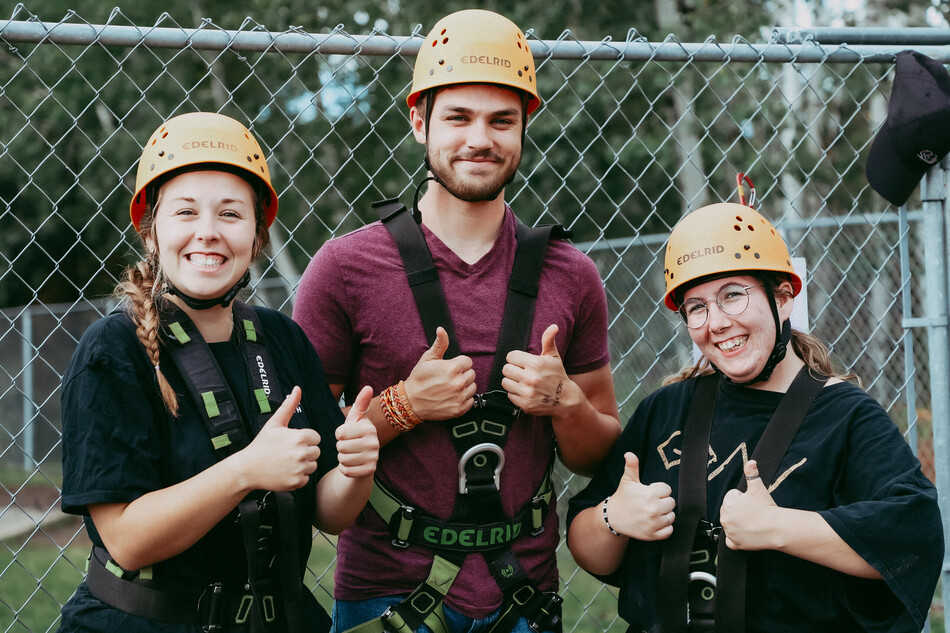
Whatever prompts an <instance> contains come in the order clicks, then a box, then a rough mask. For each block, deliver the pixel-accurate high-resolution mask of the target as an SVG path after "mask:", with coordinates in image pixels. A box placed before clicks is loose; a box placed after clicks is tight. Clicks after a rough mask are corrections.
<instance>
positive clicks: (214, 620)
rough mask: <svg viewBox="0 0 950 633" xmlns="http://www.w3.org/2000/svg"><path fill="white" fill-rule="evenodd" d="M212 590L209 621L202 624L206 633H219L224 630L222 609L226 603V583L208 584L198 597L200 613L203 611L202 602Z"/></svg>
mask: <svg viewBox="0 0 950 633" xmlns="http://www.w3.org/2000/svg"><path fill="white" fill-rule="evenodd" d="M209 590H210V597H209V600H210V602H209V603H208V623H207V624H203V625H202V626H201V630H202V631H204V632H205V633H217V632H218V631H223V630H224V626H222V625H221V609H222V607H223V605H224V585H223V584H222V583H220V582H214V583H211V584H210V585H208V586H207V587H206V588H205V590H204V591H203V592H202V594H201V596H200V597H199V598H198V613H199V614H200V613H201V608H202V603H203V602H204V600H205V597H206V596H207V595H208V592H209Z"/></svg>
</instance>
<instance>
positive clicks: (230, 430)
mask: <svg viewBox="0 0 950 633" xmlns="http://www.w3.org/2000/svg"><path fill="white" fill-rule="evenodd" d="M233 305H234V315H235V320H236V325H237V327H238V330H239V332H240V335H241V336H242V337H243V340H242V348H243V350H244V357H245V361H246V363H247V367H248V369H249V371H250V378H251V385H252V389H253V394H252V395H253V396H254V403H255V405H256V406H257V412H258V415H257V420H256V423H257V426H256V427H255V428H254V429H253V431H255V432H256V431H257V429H259V428H260V427H261V426H263V425H264V423H265V422H266V421H267V419H268V418H269V417H270V414H271V413H272V412H273V411H274V410H276V408H277V407H278V406H280V403H281V401H282V400H283V393H282V391H281V388H280V383H279V382H278V380H277V373H276V371H275V367H274V364H273V362H272V361H271V357H270V354H269V353H268V351H267V346H266V344H265V342H264V339H263V332H262V328H261V322H260V319H259V317H258V316H257V313H256V312H255V311H254V309H253V308H251V307H250V306H248V305H246V304H244V303H242V302H239V301H235V302H234V304H233ZM161 322H162V330H163V332H164V334H165V341H164V343H165V344H164V346H163V351H164V352H165V353H167V354H168V355H169V356H171V359H172V361H173V362H174V363H175V366H176V367H177V368H178V372H179V373H180V374H181V376H182V378H184V382H185V384H186V386H187V388H188V392H189V394H190V395H191V398H192V400H193V401H194V402H195V405H196V406H197V408H198V411H199V412H200V413H201V416H202V420H203V422H204V423H205V426H206V427H207V428H208V434H209V436H210V437H211V443H212V445H213V446H214V450H215V455H217V457H218V459H219V460H220V459H224V458H225V457H227V456H228V455H230V454H232V453H234V452H237V451H239V450H240V449H242V448H244V447H245V446H247V445H248V444H249V443H250V441H251V437H250V436H249V435H248V428H247V426H246V425H245V424H244V421H243V419H242V417H241V411H240V409H239V408H238V405H237V401H236V400H235V398H234V394H233V393H232V392H231V388H230V386H229V385H228V383H227V380H226V379H225V377H224V373H223V372H222V371H221V368H220V367H219V366H218V362H217V361H216V360H215V358H214V354H212V352H211V348H209V347H208V344H207V343H206V342H205V340H204V338H203V337H202V336H201V334H200V333H199V332H198V328H197V327H195V324H194V323H192V321H191V319H189V318H188V315H187V314H186V313H185V312H184V310H182V309H181V308H179V307H178V306H176V305H175V304H174V303H172V302H171V301H164V302H163V305H162V308H161ZM253 422H254V421H251V423H253Z"/></svg>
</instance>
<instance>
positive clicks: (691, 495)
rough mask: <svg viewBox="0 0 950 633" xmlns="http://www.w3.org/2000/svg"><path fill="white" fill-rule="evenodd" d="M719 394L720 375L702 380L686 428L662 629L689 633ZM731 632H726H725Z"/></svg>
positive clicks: (663, 575) (663, 568)
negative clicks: (692, 558) (689, 600)
mask: <svg viewBox="0 0 950 633" xmlns="http://www.w3.org/2000/svg"><path fill="white" fill-rule="evenodd" d="M718 396H719V374H708V375H706V376H700V377H699V378H697V379H696V389H695V391H694V392H693V399H692V401H691V403H690V407H689V412H688V414H687V416H686V425H685V426H684V427H683V442H682V447H683V448H682V450H681V451H680V472H679V484H678V491H677V494H676V523H675V524H674V525H675V527H674V529H673V535H672V536H671V537H670V538H668V539H667V540H666V541H664V543H663V548H662V556H661V558H660V587H659V603H658V607H659V615H660V631H662V632H663V633H685V631H686V594H687V589H688V583H689V555H690V551H691V550H692V546H693V540H694V537H695V533H696V527H697V525H698V524H699V520H700V519H701V518H702V517H703V516H705V515H706V471H707V466H708V464H709V434H710V431H711V430H712V421H713V414H714V413H715V411H716V401H717V399H718ZM724 630H725V629H724Z"/></svg>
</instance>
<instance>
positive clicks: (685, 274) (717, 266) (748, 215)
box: [663, 202, 802, 310]
mask: <svg viewBox="0 0 950 633" xmlns="http://www.w3.org/2000/svg"><path fill="white" fill-rule="evenodd" d="M747 271H753V272H755V271H763V272H772V273H780V274H782V275H786V276H787V277H788V279H789V281H790V282H791V284H792V295H793V296H796V295H798V293H799V292H801V289H802V279H801V277H799V276H798V274H797V273H796V272H795V269H794V268H792V259H791V257H789V254H788V247H787V246H785V241H784V240H783V239H782V237H781V236H780V235H779V234H778V231H776V230H775V227H774V226H772V223H771V222H769V221H768V220H766V219H765V218H764V217H762V215H761V214H760V213H759V212H758V211H756V210H755V209H753V208H751V207H747V206H745V205H742V204H735V203H731V202H722V203H718V204H711V205H709V206H706V207H702V208H700V209H697V210H695V211H693V212H692V213H690V214H689V215H687V216H686V217H684V218H683V219H682V220H680V221H679V222H678V223H677V224H676V226H674V227H673V231H672V232H671V233H670V239H669V241H668V242H667V244H666V265H665V266H664V270H663V276H664V277H665V278H666V295H665V297H664V303H665V304H666V307H667V308H669V309H670V310H677V309H678V308H679V306H678V305H677V301H676V297H675V296H674V295H675V294H676V291H677V290H684V289H685V288H684V287H685V286H686V285H687V284H691V283H692V282H695V281H697V280H699V279H701V278H703V277H710V276H713V275H718V276H721V275H723V274H729V273H736V274H741V273H743V272H747Z"/></svg>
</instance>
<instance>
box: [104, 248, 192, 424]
mask: <svg viewBox="0 0 950 633" xmlns="http://www.w3.org/2000/svg"><path fill="white" fill-rule="evenodd" d="M155 258H156V259H157V257H155ZM150 259H152V258H150ZM156 268H157V266H155V265H153V263H152V262H151V261H148V260H143V261H140V262H139V263H138V264H136V265H135V266H131V267H129V268H127V269H126V271H125V275H124V276H123V278H122V281H121V282H120V283H119V287H118V288H117V289H116V290H117V293H118V294H119V295H120V296H122V297H123V299H124V300H125V302H126V308H127V312H128V314H129V316H130V317H131V318H132V322H133V323H135V325H136V328H135V333H136V335H137V336H138V338H139V341H141V342H142V345H143V346H144V347H145V351H146V353H147V354H148V358H149V360H150V361H151V363H152V365H154V366H155V378H156V379H158V389H159V392H160V393H161V394H162V400H164V401H165V408H166V409H168V412H169V413H171V414H172V416H174V417H178V397H177V396H176V395H175V390H174V389H172V387H171V385H170V384H168V380H167V379H166V378H165V375H164V374H163V373H162V370H161V367H160V364H159V357H160V354H159V352H160V349H159V342H158V341H159V338H158V337H159V320H158V309H157V307H156V305H155V295H154V289H155V285H156V284H155V270H156Z"/></svg>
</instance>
